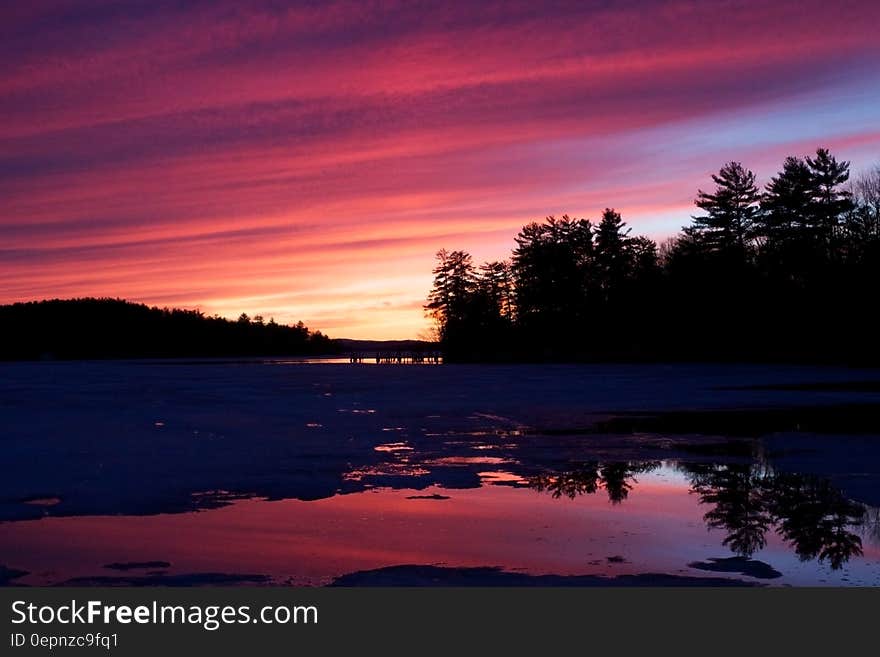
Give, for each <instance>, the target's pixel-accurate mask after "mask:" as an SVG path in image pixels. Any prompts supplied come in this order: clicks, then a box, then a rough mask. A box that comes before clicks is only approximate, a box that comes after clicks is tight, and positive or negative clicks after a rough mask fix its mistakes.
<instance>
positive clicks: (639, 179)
mask: <svg viewBox="0 0 880 657" xmlns="http://www.w3.org/2000/svg"><path fill="white" fill-rule="evenodd" d="M878 25H880V2H877V1H876V0H862V1H860V2H846V1H843V2H828V0H821V1H814V0H798V1H792V2H782V1H778V2H777V1H774V2H727V1H724V0H718V1H713V2H702V1H699V0H681V1H677V2H661V1H655V2H586V1H581V2H570V3H563V2H560V3H554V2H535V1H534V0H530V1H526V2H513V3H494V2H490V1H485V2H462V3H452V2H447V3H421V2H399V3H392V2H351V3H349V2H326V3H324V2H310V3H301V4H295V3H292V2H290V3H288V2H275V3H259V4H257V3H249V2H241V1H222V0H221V1H216V0H212V1H210V2H207V1H206V2H164V1H161V0H149V1H143V2H141V1H126V2H111V1H109V0H57V1H56V0H46V1H39V0H36V1H34V2H24V1H22V2H5V3H3V6H2V8H0V62H2V63H0V236H2V240H0V303H10V302H14V301H24V300H32V299H41V298H49V297H61V298H67V297H74V296H114V297H124V298H127V299H131V300H135V301H141V302H145V303H148V304H151V305H160V306H164V305H168V306H178V307H186V308H200V309H201V310H203V311H204V312H206V313H208V314H214V313H219V314H221V315H225V316H230V317H235V316H237V315H239V314H240V313H242V312H247V313H248V314H250V315H256V314H262V315H264V316H265V317H266V318H267V319H268V318H269V317H270V316H272V317H274V318H275V319H276V321H279V322H288V321H297V320H302V321H304V322H305V323H306V324H308V325H309V326H310V327H312V328H316V329H320V330H322V331H324V332H326V333H329V334H330V335H331V336H334V337H356V338H406V337H416V336H417V335H418V334H419V333H420V332H422V331H424V329H425V328H426V327H427V325H428V323H427V320H426V319H425V318H424V313H423V311H422V305H423V303H424V299H425V296H426V294H427V291H428V289H429V287H430V284H431V268H432V266H433V257H434V253H435V252H436V251H437V250H438V249H440V248H441V247H447V248H463V249H467V250H469V251H470V252H471V253H473V255H474V257H475V259H476V260H478V261H479V260H485V259H489V258H500V257H504V256H506V254H507V253H508V252H509V250H510V248H511V247H512V245H513V236H514V235H515V234H516V232H517V231H518V229H519V227H520V226H522V225H523V224H524V223H526V222H527V221H530V220H535V219H541V218H542V217H544V216H546V215H549V214H557V215H558V214H562V213H566V212H567V213H569V214H571V215H576V216H583V217H587V218H596V217H597V216H598V215H599V213H600V212H601V210H602V209H603V208H604V207H606V206H612V207H615V208H617V209H618V210H619V211H620V212H622V214H623V216H624V219H625V220H626V221H628V222H629V224H630V225H631V226H633V228H634V231H636V232H640V233H646V234H648V235H650V236H651V237H654V238H656V239H662V238H664V237H666V236H668V235H671V234H673V233H674V232H675V231H676V230H677V229H678V228H679V227H681V226H682V225H683V224H685V223H687V222H688V220H689V215H690V214H692V213H693V208H692V202H693V197H694V195H695V194H696V190H697V187H700V186H702V187H707V185H708V184H709V183H708V182H707V181H708V176H709V174H710V173H711V172H712V171H713V170H717V169H718V168H719V167H720V166H721V165H722V164H723V163H724V162H726V161H728V160H731V159H736V160H741V161H742V162H744V163H745V164H746V165H747V166H749V167H750V168H752V169H754V170H755V171H756V172H757V173H758V175H759V178H760V180H761V182H766V180H767V178H768V177H769V176H770V175H771V174H772V173H773V172H774V171H775V170H776V169H777V168H778V166H779V165H780V163H781V161H782V159H783V158H784V156H785V155H788V154H805V153H808V152H811V151H814V150H815V148H816V147H817V146H820V145H821V146H827V147H829V148H831V149H832V150H833V151H834V152H835V153H836V154H837V155H838V157H840V158H842V159H846V160H850V161H851V162H852V166H853V169H854V170H855V171H858V170H859V169H862V168H866V167H868V166H869V165H871V164H873V163H876V162H880V37H878V31H877V30H878Z"/></svg>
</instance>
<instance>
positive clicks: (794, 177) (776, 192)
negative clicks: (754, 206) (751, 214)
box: [758, 157, 813, 250]
mask: <svg viewBox="0 0 880 657" xmlns="http://www.w3.org/2000/svg"><path fill="white" fill-rule="evenodd" d="M812 205H813V176H812V173H811V172H810V168H809V166H808V165H807V163H806V162H805V161H804V160H803V159H801V158H799V157H787V158H785V163H784V164H783V165H782V171H780V172H779V173H778V174H777V175H776V176H775V177H774V178H771V179H770V182H769V183H768V184H767V187H766V189H765V192H764V196H763V198H762V199H761V208H762V209H763V213H762V214H761V215H760V217H759V231H758V232H759V234H760V236H761V237H762V238H763V240H764V244H765V246H766V247H767V248H768V249H770V250H777V249H779V248H781V247H783V246H784V245H785V244H786V243H787V242H802V241H805V240H808V239H809V238H810V232H811V218H810V217H811V213H812Z"/></svg>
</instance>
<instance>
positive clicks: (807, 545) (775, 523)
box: [529, 461, 867, 570]
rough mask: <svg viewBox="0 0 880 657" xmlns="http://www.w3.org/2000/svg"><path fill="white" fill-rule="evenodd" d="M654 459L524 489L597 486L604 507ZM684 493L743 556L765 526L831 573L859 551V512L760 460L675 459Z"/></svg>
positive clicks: (808, 480)
mask: <svg viewBox="0 0 880 657" xmlns="http://www.w3.org/2000/svg"><path fill="white" fill-rule="evenodd" d="M661 465H662V463H661V462H659V461H647V462H638V461H615V462H608V463H603V462H599V461H591V462H586V463H581V464H578V465H577V466H576V467H575V468H572V469H571V470H566V471H563V472H552V473H542V474H539V475H536V476H534V477H531V478H530V479H529V485H530V487H531V488H533V489H535V490H538V491H542V492H549V493H550V494H551V495H552V496H553V497H554V498H556V499H559V498H562V497H567V498H570V499H574V498H575V497H577V496H579V495H591V494H594V493H596V492H598V491H599V490H600V489H601V490H604V491H605V493H606V494H607V495H608V499H609V500H610V501H611V503H612V504H620V503H621V502H623V501H624V500H626V499H627V496H628V495H629V492H630V491H631V490H632V489H633V487H634V485H636V484H638V480H637V478H636V475H638V474H641V473H646V472H651V471H653V470H656V469H657V468H659V467H660V466H661ZM677 467H678V469H679V470H680V471H682V472H683V473H684V474H686V476H687V477H688V480H689V482H690V492H691V493H692V494H694V495H697V496H698V498H699V501H700V504H705V505H709V506H710V507H711V508H710V509H709V510H708V511H707V512H706V513H705V515H704V516H703V519H704V520H705V522H706V524H707V526H708V527H709V528H711V529H720V530H723V531H725V532H727V535H726V536H725V538H724V540H723V541H722V543H723V545H725V546H726V547H728V548H729V549H730V550H731V551H732V552H734V553H735V554H737V555H739V556H742V557H751V556H752V555H753V554H754V553H755V552H758V551H759V550H761V549H763V548H764V547H765V546H766V545H767V534H768V532H769V531H770V530H771V529H773V530H775V531H776V533H777V534H779V535H780V536H781V537H782V538H783V540H785V542H786V543H787V544H788V545H790V546H791V547H792V549H793V550H794V551H795V553H796V554H797V555H798V557H799V558H800V559H801V560H802V561H809V560H813V559H817V560H818V561H820V562H825V561H827V562H828V563H829V564H830V566H831V568H833V569H835V570H837V569H839V568H841V567H842V566H843V564H845V563H846V562H847V561H849V559H850V558H851V557H853V556H860V555H861V554H862V540H861V538H860V537H859V536H858V535H857V534H855V533H854V532H853V529H855V528H857V527H859V526H861V525H862V524H863V523H864V522H865V519H866V516H867V509H866V507H865V506H864V505H862V504H859V503H858V502H853V501H852V500H849V499H847V498H846V497H845V496H844V494H843V493H842V492H841V491H840V490H839V489H837V488H835V487H834V486H833V485H832V484H831V482H830V481H828V480H827V479H824V478H821V477H817V476H813V475H801V474H792V473H776V472H774V471H773V470H772V469H771V468H770V467H769V466H767V465H766V464H762V463H750V464H693V463H687V464H680V465H678V466H677Z"/></svg>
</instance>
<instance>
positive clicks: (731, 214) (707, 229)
mask: <svg viewBox="0 0 880 657" xmlns="http://www.w3.org/2000/svg"><path fill="white" fill-rule="evenodd" d="M712 180H713V181H714V182H715V191H714V192H712V193H709V192H704V191H703V190H699V191H698V193H697V200H696V201H695V205H696V206H697V207H698V208H700V209H701V210H703V211H704V212H705V213H706V214H705V215H703V216H698V217H694V226H695V227H696V229H697V230H699V231H700V232H702V233H703V234H704V238H705V243H706V246H707V247H708V248H709V249H710V250H711V251H716V252H722V253H731V252H737V253H739V254H745V253H746V250H747V249H748V247H749V246H750V245H751V242H752V240H753V239H754V236H755V221H756V218H757V216H758V214H759V211H760V206H759V200H760V194H759V193H758V188H757V186H756V185H755V174H754V173H752V172H751V171H749V170H748V169H746V168H744V167H743V165H742V164H740V163H739V162H728V163H727V164H725V165H724V166H723V167H721V170H720V171H719V172H718V173H717V174H713V176H712Z"/></svg>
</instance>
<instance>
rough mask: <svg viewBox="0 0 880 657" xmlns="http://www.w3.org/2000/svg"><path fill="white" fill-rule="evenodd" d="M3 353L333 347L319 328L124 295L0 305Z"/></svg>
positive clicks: (160, 353)
mask: <svg viewBox="0 0 880 657" xmlns="http://www.w3.org/2000/svg"><path fill="white" fill-rule="evenodd" d="M0 333H2V335H3V339H2V340H0V359H3V360H29V359H38V358H58V359H68V358H150V357H174V356H187V357H210V356H261V355H272V356H281V355H309V354H326V353H332V352H336V351H337V350H338V349H337V346H336V344H335V343H334V341H332V340H330V339H329V338H328V337H326V336H325V335H323V334H322V333H321V332H320V331H315V332H313V331H309V330H308V329H307V328H306V327H305V326H304V325H303V324H302V322H300V323H298V324H296V325H295V326H284V325H281V324H276V323H275V322H274V321H273V320H269V321H268V322H264V321H263V318H262V317H259V316H257V317H254V318H253V319H251V318H249V317H248V316H247V315H244V314H243V315H241V317H239V318H238V321H230V320H227V319H224V318H222V317H216V316H215V317H206V316H205V315H203V314H202V313H201V312H199V311H196V310H178V309H171V310H169V309H167V308H165V309H160V308H149V307H147V306H145V305H143V304H135V303H130V302H127V301H123V300H121V299H70V300H57V299H56V300H51V301H36V302H30V303H16V304H13V305H9V306H0Z"/></svg>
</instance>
